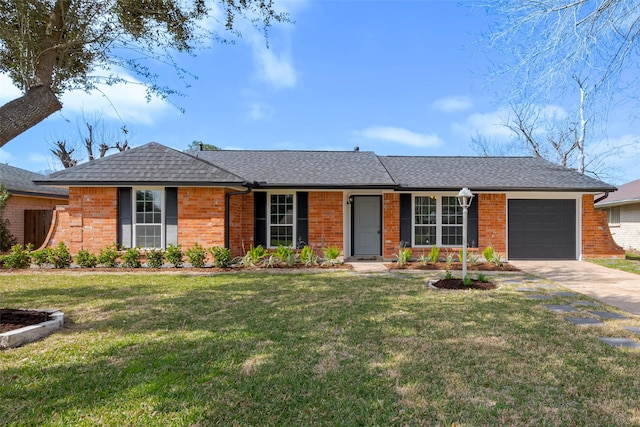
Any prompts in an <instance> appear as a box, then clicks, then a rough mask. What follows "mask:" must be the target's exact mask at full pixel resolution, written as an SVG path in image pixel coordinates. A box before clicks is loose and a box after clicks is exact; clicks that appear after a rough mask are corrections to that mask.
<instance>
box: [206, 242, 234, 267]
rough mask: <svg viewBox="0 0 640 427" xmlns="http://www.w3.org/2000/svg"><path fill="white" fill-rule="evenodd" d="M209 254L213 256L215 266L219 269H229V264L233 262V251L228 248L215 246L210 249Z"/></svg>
mask: <svg viewBox="0 0 640 427" xmlns="http://www.w3.org/2000/svg"><path fill="white" fill-rule="evenodd" d="M209 253H211V255H212V256H213V265H215V266H216V267H217V268H227V267H229V262H231V251H230V250H229V249H228V248H225V247H222V246H214V247H212V248H211V249H209Z"/></svg>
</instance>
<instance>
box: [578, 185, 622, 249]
mask: <svg viewBox="0 0 640 427" xmlns="http://www.w3.org/2000/svg"><path fill="white" fill-rule="evenodd" d="M582 256H583V258H624V256H625V253H624V249H622V248H621V247H620V246H618V244H617V243H616V242H615V241H614V240H613V237H612V236H611V232H610V231H609V224H608V219H607V212H606V211H603V210H599V209H595V207H594V206H593V194H584V195H583V196H582Z"/></svg>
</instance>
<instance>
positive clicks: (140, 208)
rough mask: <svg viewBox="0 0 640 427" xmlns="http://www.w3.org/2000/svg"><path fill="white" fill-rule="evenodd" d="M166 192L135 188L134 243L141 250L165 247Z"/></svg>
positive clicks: (157, 189)
mask: <svg viewBox="0 0 640 427" xmlns="http://www.w3.org/2000/svg"><path fill="white" fill-rule="evenodd" d="M163 194H164V191H163V189H161V188H134V191H133V218H134V227H133V242H134V246H137V247H141V248H163V247H164V197H163Z"/></svg>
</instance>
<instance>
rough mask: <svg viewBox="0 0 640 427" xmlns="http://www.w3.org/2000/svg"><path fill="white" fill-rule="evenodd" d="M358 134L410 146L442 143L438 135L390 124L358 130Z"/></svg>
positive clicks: (431, 145) (433, 145)
mask: <svg viewBox="0 0 640 427" xmlns="http://www.w3.org/2000/svg"><path fill="white" fill-rule="evenodd" d="M358 134H359V135H360V136H363V137H365V138H370V139H378V140H382V141H388V142H395V143H398V144H402V145H409V146H412V147H437V146H439V145H441V144H442V139H441V138H440V137H439V136H438V135H435V134H422V133H417V132H413V131H410V130H408V129H403V128H397V127H392V126H373V127H370V128H367V129H363V130H361V131H359V132H358Z"/></svg>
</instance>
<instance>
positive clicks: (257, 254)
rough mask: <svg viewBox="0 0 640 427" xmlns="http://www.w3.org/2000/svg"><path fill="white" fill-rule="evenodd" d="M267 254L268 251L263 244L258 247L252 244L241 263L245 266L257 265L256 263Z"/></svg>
mask: <svg viewBox="0 0 640 427" xmlns="http://www.w3.org/2000/svg"><path fill="white" fill-rule="evenodd" d="M266 255H267V252H266V251H265V250H264V248H263V247H262V245H258V246H256V247H254V246H253V245H251V246H250V247H249V250H248V251H247V253H246V254H244V256H243V257H242V259H241V260H240V264H241V265H243V266H244V267H255V266H256V264H258V263H259V262H260V261H261V260H262V258H264V257H265V256H266Z"/></svg>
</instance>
